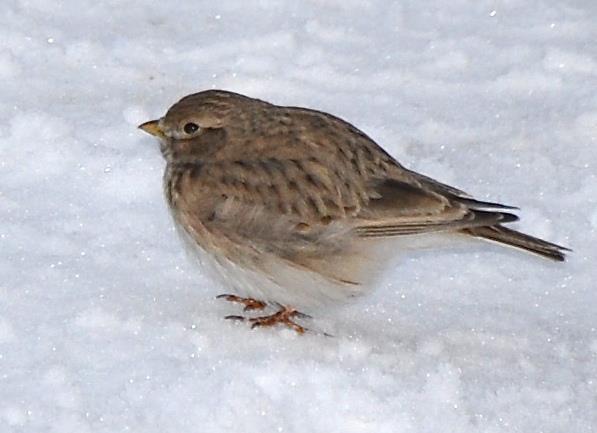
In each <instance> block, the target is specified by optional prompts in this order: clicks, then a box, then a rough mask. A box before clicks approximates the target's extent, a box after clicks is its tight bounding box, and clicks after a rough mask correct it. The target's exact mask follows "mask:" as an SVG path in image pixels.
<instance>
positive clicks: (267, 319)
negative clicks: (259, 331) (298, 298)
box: [249, 306, 310, 334]
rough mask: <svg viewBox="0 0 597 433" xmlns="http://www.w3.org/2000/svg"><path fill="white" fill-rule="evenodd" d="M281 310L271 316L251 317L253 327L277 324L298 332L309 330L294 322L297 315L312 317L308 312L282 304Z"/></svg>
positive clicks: (302, 332)
mask: <svg viewBox="0 0 597 433" xmlns="http://www.w3.org/2000/svg"><path fill="white" fill-rule="evenodd" d="M280 307H281V308H280V310H279V311H278V312H276V313H274V314H271V315H269V316H261V317H255V318H252V319H249V322H250V323H251V329H253V328H258V327H262V326H268V327H269V326H274V325H277V324H282V325H286V326H287V327H289V328H290V329H294V330H295V331H296V332H297V333H298V334H304V333H305V331H307V329H306V328H304V327H302V326H301V325H299V324H297V323H294V322H293V320H292V319H293V318H295V317H310V316H308V315H306V314H303V313H300V312H298V311H296V310H295V309H294V308H290V307H285V306H280Z"/></svg>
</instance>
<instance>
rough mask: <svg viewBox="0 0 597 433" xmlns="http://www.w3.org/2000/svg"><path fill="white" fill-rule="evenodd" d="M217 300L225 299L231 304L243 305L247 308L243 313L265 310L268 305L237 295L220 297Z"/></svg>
mask: <svg viewBox="0 0 597 433" xmlns="http://www.w3.org/2000/svg"><path fill="white" fill-rule="evenodd" d="M216 299H225V300H226V301H229V302H236V303H237V304H243V305H244V306H245V308H243V311H253V310H263V309H264V308H265V307H266V306H267V304H266V303H265V302H263V301H258V300H257V299H253V298H241V297H240V296H236V295H227V294H224V295H218V296H216Z"/></svg>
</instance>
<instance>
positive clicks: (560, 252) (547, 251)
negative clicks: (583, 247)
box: [462, 224, 572, 262]
mask: <svg viewBox="0 0 597 433" xmlns="http://www.w3.org/2000/svg"><path fill="white" fill-rule="evenodd" d="M462 232H464V233H467V234H469V235H472V236H477V237H479V238H484V239H489V240H491V241H495V242H499V243H502V244H506V245H510V246H513V247H516V248H521V249H523V250H527V251H530V252H532V253H535V254H539V255H540V256H543V257H547V258H548V259H552V260H556V261H558V262H563V261H564V260H565V259H566V256H565V253H564V252H565V251H572V250H570V249H568V248H565V247H562V246H560V245H557V244H552V243H551V242H547V241H544V240H542V239H539V238H535V237H533V236H529V235H525V234H524V233H520V232H517V231H516V230H511V229H508V228H506V227H503V226H501V225H499V224H498V225H494V226H485V227H473V228H468V229H464V230H462Z"/></svg>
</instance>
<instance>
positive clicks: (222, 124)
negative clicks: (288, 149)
mask: <svg viewBox="0 0 597 433" xmlns="http://www.w3.org/2000/svg"><path fill="white" fill-rule="evenodd" d="M255 101H256V100H254V99H251V98H248V97H246V96H242V95H239V94H236V93H232V92H226V91H222V90H207V91H203V92H199V93H194V94H192V95H189V96H186V97H184V98H183V99H181V100H180V101H178V102H177V103H176V104H174V105H173V106H172V107H170V109H169V110H168V112H167V113H166V114H165V115H164V116H163V117H161V118H160V119H157V120H150V121H149V122H145V123H142V124H141V125H139V128H140V129H142V130H143V131H145V132H147V133H148V134H151V135H153V136H155V137H157V138H158V139H159V140H160V150H161V151H162V154H163V155H164V158H166V160H167V161H168V162H181V163H186V162H195V161H197V160H201V159H202V158H205V157H206V156H209V155H210V154H213V153H214V152H216V151H217V150H218V149H220V148H221V147H222V146H224V145H225V143H226V139H227V136H229V135H230V134H231V133H234V129H235V128H238V127H240V126H241V124H242V123H244V122H246V114H247V112H248V110H246V105H247V104H249V103H255Z"/></svg>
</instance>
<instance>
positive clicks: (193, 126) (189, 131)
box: [182, 122, 199, 135]
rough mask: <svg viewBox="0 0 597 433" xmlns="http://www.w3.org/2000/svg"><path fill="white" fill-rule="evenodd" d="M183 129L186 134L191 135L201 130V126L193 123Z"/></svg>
mask: <svg viewBox="0 0 597 433" xmlns="http://www.w3.org/2000/svg"><path fill="white" fill-rule="evenodd" d="M182 129H183V130H184V132H185V133H187V134H189V135H191V134H194V133H195V132H197V131H198V130H199V125H197V124H196V123H193V122H189V123H187V124H185V126H184V127H183V128H182Z"/></svg>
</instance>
